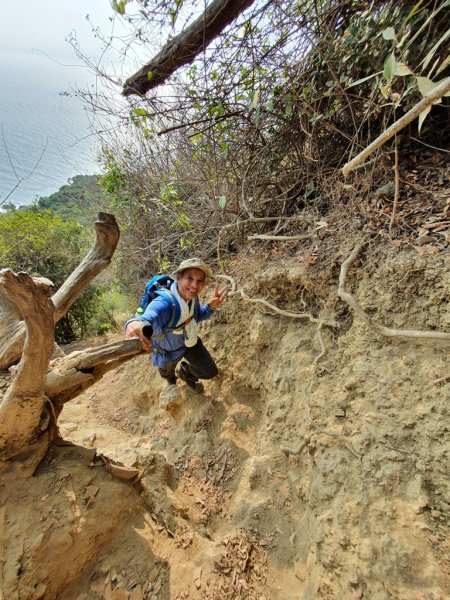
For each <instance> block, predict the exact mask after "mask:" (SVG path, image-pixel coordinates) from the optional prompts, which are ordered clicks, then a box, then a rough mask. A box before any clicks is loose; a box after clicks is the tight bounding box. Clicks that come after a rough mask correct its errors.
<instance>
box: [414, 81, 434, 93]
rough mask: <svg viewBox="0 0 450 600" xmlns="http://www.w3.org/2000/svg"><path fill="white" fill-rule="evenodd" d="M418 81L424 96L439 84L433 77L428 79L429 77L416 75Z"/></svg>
mask: <svg viewBox="0 0 450 600" xmlns="http://www.w3.org/2000/svg"><path fill="white" fill-rule="evenodd" d="M416 81H417V87H418V88H419V92H420V93H421V94H422V96H425V94H428V92H431V90H432V89H433V88H435V87H436V86H437V83H434V82H433V81H431V79H428V77H416Z"/></svg>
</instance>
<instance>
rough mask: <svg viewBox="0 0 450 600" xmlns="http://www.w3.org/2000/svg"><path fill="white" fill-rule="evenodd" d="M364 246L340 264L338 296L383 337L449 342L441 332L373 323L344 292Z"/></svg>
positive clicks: (448, 338)
mask: <svg viewBox="0 0 450 600" xmlns="http://www.w3.org/2000/svg"><path fill="white" fill-rule="evenodd" d="M363 245H364V244H357V245H356V246H355V248H354V249H353V251H352V252H351V254H350V256H349V257H348V258H347V259H346V260H345V261H344V262H343V263H342V265H341V273H340V276H339V287H338V296H339V298H340V299H341V300H343V301H344V302H346V303H347V304H348V305H349V306H350V307H351V308H352V309H353V310H354V312H355V313H356V314H357V315H358V316H359V317H360V318H361V319H362V320H363V321H364V322H365V323H367V325H369V327H371V328H372V329H373V330H374V331H376V332H377V333H379V334H380V335H383V336H385V337H403V338H409V339H429V340H444V341H450V333H446V332H442V331H416V330H414V329H392V328H390V327H384V326H383V325H379V324H378V323H375V322H374V321H373V320H372V318H371V317H370V316H369V315H368V314H367V313H366V312H365V311H364V310H363V309H362V308H361V306H360V305H359V304H358V303H357V302H356V300H355V299H354V298H353V296H352V295H351V294H349V293H348V292H346V291H345V283H346V279H347V273H348V269H349V267H350V265H351V264H352V263H353V261H354V260H355V258H356V257H357V255H358V253H359V251H360V250H361V248H362V246H363Z"/></svg>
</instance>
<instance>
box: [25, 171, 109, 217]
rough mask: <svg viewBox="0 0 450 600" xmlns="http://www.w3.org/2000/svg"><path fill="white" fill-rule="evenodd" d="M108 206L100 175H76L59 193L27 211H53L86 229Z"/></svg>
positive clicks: (44, 198) (37, 202)
mask: <svg viewBox="0 0 450 600" xmlns="http://www.w3.org/2000/svg"><path fill="white" fill-rule="evenodd" d="M105 205H106V202H105V197H104V195H103V192H102V190H101V188H100V185H99V176H98V175H76V176H75V177H73V178H72V179H70V180H69V183H68V184H66V185H63V186H62V187H61V188H60V189H59V190H58V191H57V192H55V193H54V194H51V195H50V196H47V197H42V198H39V199H38V200H37V201H36V202H35V203H34V204H33V205H32V206H31V207H26V209H25V210H33V211H35V212H42V211H46V210H51V211H53V213H54V214H55V215H58V216H59V217H61V218H62V219H70V220H72V221H78V222H79V223H81V224H82V225H85V226H86V227H92V223H93V222H94V221H95V218H96V216H97V213H98V211H99V210H102V209H103V208H104V206H105Z"/></svg>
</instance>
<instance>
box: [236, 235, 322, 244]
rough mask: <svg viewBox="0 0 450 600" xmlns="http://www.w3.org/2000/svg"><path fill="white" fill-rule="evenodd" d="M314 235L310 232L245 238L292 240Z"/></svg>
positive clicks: (309, 238)
mask: <svg viewBox="0 0 450 600" xmlns="http://www.w3.org/2000/svg"><path fill="white" fill-rule="evenodd" d="M313 237H314V236H313V235H312V233H306V234H304V235H249V236H248V237H247V239H248V240H249V241H252V240H269V241H270V240H272V241H276V242H291V241H292V240H311V239H312V238H313Z"/></svg>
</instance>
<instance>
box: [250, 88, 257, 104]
mask: <svg viewBox="0 0 450 600" xmlns="http://www.w3.org/2000/svg"><path fill="white" fill-rule="evenodd" d="M258 100H259V90H257V91H256V92H255V93H254V94H253V98H252V101H251V103H250V108H256V106H257V104H258Z"/></svg>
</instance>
